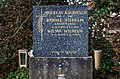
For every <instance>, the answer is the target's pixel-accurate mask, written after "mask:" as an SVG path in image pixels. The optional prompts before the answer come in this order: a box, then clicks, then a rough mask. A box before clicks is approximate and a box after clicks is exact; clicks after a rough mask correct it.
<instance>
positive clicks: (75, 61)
mask: <svg viewBox="0 0 120 79" xmlns="http://www.w3.org/2000/svg"><path fill="white" fill-rule="evenodd" d="M92 61H93V60H92V58H91V57H77V58H76V57H69V58H68V57H67V58H65V57H62V58H59V57H54V58H48V57H35V58H30V65H29V70H30V71H29V79H93V76H92V68H93V67H92ZM59 74H64V76H63V78H60V77H59V78H58V75H59Z"/></svg>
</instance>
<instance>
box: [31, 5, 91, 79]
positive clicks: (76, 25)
mask: <svg viewBox="0 0 120 79" xmlns="http://www.w3.org/2000/svg"><path fill="white" fill-rule="evenodd" d="M33 50H34V55H35V57H33V58H30V67H29V69H30V73H29V74H30V75H29V77H30V79H92V57H88V8H87V6H69V5H64V6H34V7H33Z"/></svg>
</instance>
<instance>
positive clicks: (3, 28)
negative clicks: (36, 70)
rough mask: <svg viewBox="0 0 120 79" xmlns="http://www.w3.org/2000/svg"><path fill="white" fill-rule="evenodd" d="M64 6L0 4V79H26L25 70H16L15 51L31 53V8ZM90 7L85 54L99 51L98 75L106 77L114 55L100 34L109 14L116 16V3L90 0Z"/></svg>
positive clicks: (53, 0) (34, 0)
mask: <svg viewBox="0 0 120 79" xmlns="http://www.w3.org/2000/svg"><path fill="white" fill-rule="evenodd" d="M66 4H67V2H66V0H0V79H6V78H7V79H28V70H26V69H21V70H20V69H19V64H18V50H19V49H23V48H25V49H28V51H29V50H30V49H32V7H33V6H34V5H66ZM91 5H94V6H93V8H92V9H91V10H90V11H89V48H90V50H89V51H90V55H93V53H92V52H93V49H95V48H101V49H102V50H103V59H102V61H101V62H102V64H101V68H102V71H100V72H104V73H105V74H107V73H108V72H111V71H110V70H111V68H112V66H114V62H113V60H112V57H113V56H114V51H113V50H112V46H111V44H110V43H109V42H108V41H106V40H105V39H104V37H103V36H102V32H103V29H104V27H106V28H108V27H107V22H112V21H109V20H108V18H110V17H109V14H110V12H115V13H118V12H119V10H120V1H119V0H94V2H93V3H92V4H91ZM118 14H119V13H118ZM116 16H117V15H116ZM102 19H103V20H104V21H103V22H102V21H101V20H102ZM113 27H114V25H113ZM93 30H94V31H95V32H93ZM96 46H98V47H96ZM21 75H22V77H20V76H21Z"/></svg>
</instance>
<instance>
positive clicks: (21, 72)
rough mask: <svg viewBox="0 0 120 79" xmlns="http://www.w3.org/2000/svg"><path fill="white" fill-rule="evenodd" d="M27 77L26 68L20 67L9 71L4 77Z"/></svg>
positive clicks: (26, 78) (19, 78)
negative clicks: (17, 69)
mask: <svg viewBox="0 0 120 79" xmlns="http://www.w3.org/2000/svg"><path fill="white" fill-rule="evenodd" d="M28 77H29V76H28V70H27V69H25V68H22V69H20V70H19V71H11V72H10V73H9V74H8V76H7V78H6V79H28Z"/></svg>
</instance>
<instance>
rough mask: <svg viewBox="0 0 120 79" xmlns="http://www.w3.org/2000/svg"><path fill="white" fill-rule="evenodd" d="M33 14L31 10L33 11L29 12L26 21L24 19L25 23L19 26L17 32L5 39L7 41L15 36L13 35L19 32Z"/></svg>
mask: <svg viewBox="0 0 120 79" xmlns="http://www.w3.org/2000/svg"><path fill="white" fill-rule="evenodd" d="M31 15H32V12H31V13H30V14H29V16H28V17H27V18H26V19H25V21H23V23H22V24H21V25H20V27H18V29H17V30H16V32H15V33H14V34H13V35H12V36H9V37H8V38H7V39H5V40H4V41H7V40H8V39H10V38H13V37H14V36H15V35H16V34H17V33H18V32H19V30H20V28H21V27H22V26H23V24H24V23H25V22H27V21H28V19H29V18H30V16H31Z"/></svg>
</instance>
